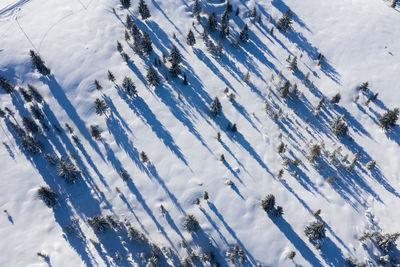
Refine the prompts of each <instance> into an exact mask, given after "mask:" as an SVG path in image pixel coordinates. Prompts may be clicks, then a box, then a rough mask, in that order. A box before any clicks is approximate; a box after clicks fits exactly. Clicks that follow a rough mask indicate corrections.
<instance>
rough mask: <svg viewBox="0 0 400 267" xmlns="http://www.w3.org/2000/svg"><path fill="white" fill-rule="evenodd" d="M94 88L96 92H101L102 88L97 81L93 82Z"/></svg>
mask: <svg viewBox="0 0 400 267" xmlns="http://www.w3.org/2000/svg"><path fill="white" fill-rule="evenodd" d="M93 83H94V87H95V88H96V90H99V91H100V90H102V89H103V86H101V84H100V82H99V81H98V80H94V82H93Z"/></svg>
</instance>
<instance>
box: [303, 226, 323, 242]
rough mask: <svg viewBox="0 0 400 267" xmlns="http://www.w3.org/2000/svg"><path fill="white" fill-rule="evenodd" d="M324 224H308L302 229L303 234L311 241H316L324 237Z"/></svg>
mask: <svg viewBox="0 0 400 267" xmlns="http://www.w3.org/2000/svg"><path fill="white" fill-rule="evenodd" d="M325 228H326V224H325V223H324V222H321V221H315V222H312V223H310V224H309V225H307V226H306V228H305V229H304V234H305V235H306V236H307V237H308V238H309V239H311V240H313V241H318V240H320V239H322V238H324V237H325V232H326V229H325Z"/></svg>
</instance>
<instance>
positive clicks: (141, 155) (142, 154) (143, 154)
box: [140, 151, 149, 163]
mask: <svg viewBox="0 0 400 267" xmlns="http://www.w3.org/2000/svg"><path fill="white" fill-rule="evenodd" d="M140 159H141V160H142V161H143V162H145V163H146V162H147V161H149V157H148V156H147V154H146V152H144V151H142V152H140Z"/></svg>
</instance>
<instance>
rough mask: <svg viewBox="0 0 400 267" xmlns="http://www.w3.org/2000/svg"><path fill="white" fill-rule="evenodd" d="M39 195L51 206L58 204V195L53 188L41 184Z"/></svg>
mask: <svg viewBox="0 0 400 267" xmlns="http://www.w3.org/2000/svg"><path fill="white" fill-rule="evenodd" d="M38 197H39V198H40V199H41V200H42V201H43V202H44V203H45V204H46V206H47V207H49V208H52V207H54V206H55V205H56V204H57V199H58V195H57V194H56V193H55V192H54V191H53V190H51V188H50V187H47V186H41V187H40V188H39V190H38Z"/></svg>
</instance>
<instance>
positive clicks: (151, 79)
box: [146, 66, 161, 87]
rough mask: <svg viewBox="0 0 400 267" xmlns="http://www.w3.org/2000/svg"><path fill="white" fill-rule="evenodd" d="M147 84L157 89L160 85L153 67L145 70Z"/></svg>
mask: <svg viewBox="0 0 400 267" xmlns="http://www.w3.org/2000/svg"><path fill="white" fill-rule="evenodd" d="M146 79H147V83H148V84H149V85H150V86H154V87H157V86H158V85H159V84H160V82H161V81H160V77H159V76H158V74H157V71H156V70H155V69H154V68H153V67H151V66H150V67H149V68H148V69H147V75H146Z"/></svg>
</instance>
